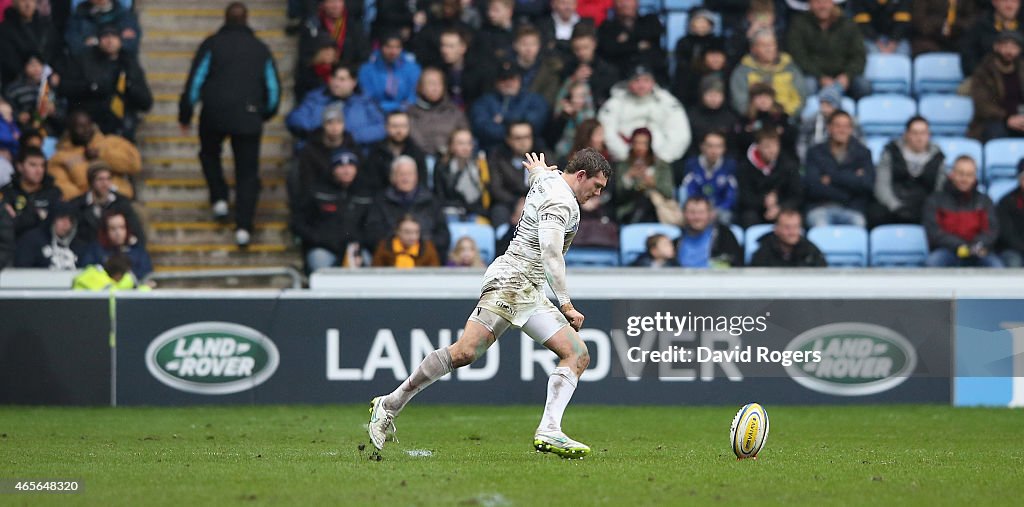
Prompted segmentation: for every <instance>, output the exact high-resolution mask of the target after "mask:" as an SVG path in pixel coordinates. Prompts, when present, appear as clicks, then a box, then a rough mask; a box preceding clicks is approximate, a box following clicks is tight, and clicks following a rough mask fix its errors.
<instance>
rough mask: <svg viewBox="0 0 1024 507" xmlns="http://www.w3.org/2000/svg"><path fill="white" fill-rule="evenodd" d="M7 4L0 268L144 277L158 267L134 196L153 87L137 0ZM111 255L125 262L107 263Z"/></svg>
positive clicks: (0, 127) (2, 37) (0, 16)
mask: <svg viewBox="0 0 1024 507" xmlns="http://www.w3.org/2000/svg"><path fill="white" fill-rule="evenodd" d="M0 6H2V12H0V200H2V209H0V269H2V268H4V267H8V266H15V267H27V268H44V269H53V270H77V269H81V268H86V267H90V269H91V271H90V272H91V273H92V275H91V278H92V280H93V281H94V282H95V281H96V280H98V279H99V278H102V277H109V278H110V279H115V278H116V280H115V282H116V283H121V285H120V287H122V288H124V287H126V286H127V285H128V282H131V284H135V283H136V282H137V280H138V279H141V278H143V277H145V276H146V275H147V274H148V273H149V272H150V271H152V263H151V261H150V259H149V255H148V254H147V253H146V250H145V234H144V230H143V227H142V223H141V221H140V220H139V217H138V215H137V213H136V212H135V209H134V208H133V204H132V203H133V198H134V195H135V189H134V185H135V182H134V180H133V178H134V176H135V175H137V174H139V173H140V172H141V170H142V157H141V155H140V153H139V150H138V149H137V148H136V146H135V144H134V140H135V133H136V129H137V127H138V123H139V115H140V114H142V113H144V112H146V111H147V110H149V109H150V108H151V107H152V105H153V94H152V92H151V91H150V88H149V84H148V83H147V80H146V73H145V71H144V70H143V69H142V67H141V66H140V64H139V58H138V53H139V44H140V42H141V39H142V30H141V28H140V26H139V22H138V19H137V17H136V15H135V12H134V9H133V2H132V1H130V0H10V1H5V2H0ZM111 258H114V260H113V262H112V263H109V264H110V266H111V267H112V268H113V269H115V271H118V270H121V267H124V266H126V267H125V270H123V271H120V272H115V273H109V272H107V271H105V268H104V266H105V265H107V264H108V261H110V259H111ZM122 261H126V262H127V264H125V262H122ZM126 274H129V275H130V276H127V277H126V276H125V275H126ZM101 275H102V276H101ZM113 275H116V276H113ZM88 278H90V277H87V280H86V281H87V282H88ZM122 280H123V281H124V282H123V283H122V282H121V281H122ZM93 285H94V286H95V284H93ZM98 287H101V286H97V288H98Z"/></svg>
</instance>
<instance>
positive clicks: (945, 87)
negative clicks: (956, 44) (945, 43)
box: [914, 53, 964, 97]
mask: <svg viewBox="0 0 1024 507" xmlns="http://www.w3.org/2000/svg"><path fill="white" fill-rule="evenodd" d="M963 80H964V74H963V71H962V70H961V68H960V55H959V54H958V53H925V54H922V55H918V56H917V58H914V94H915V95H917V96H919V97H920V96H923V95H925V94H929V93H956V89H957V87H959V86H960V83H962V82H963Z"/></svg>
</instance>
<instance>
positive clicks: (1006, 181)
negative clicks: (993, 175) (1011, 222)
mask: <svg viewBox="0 0 1024 507" xmlns="http://www.w3.org/2000/svg"><path fill="white" fill-rule="evenodd" d="M1018 186H1020V183H1017V180H1015V179H1010V178H999V179H996V180H993V181H990V182H989V183H988V190H986V192H985V193H987V194H988V197H989V199H992V202H993V203H996V204H998V203H999V201H1000V200H1001V199H1002V198H1003V197H1005V196H1006V194H1009V193H1010V192H1013V189H1015V188H1017V187H1018ZM1002 226H1003V224H1000V227H1002Z"/></svg>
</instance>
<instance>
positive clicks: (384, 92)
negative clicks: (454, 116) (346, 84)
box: [359, 32, 421, 113]
mask: <svg viewBox="0 0 1024 507" xmlns="http://www.w3.org/2000/svg"><path fill="white" fill-rule="evenodd" d="M420 71H421V69H420V66H419V64H417V63H416V57H415V56H413V55H412V53H408V52H405V51H403V50H402V37H401V36H400V35H399V34H398V33H397V32H396V33H391V34H387V35H385V36H384V37H382V38H381V40H380V49H378V50H376V51H374V52H373V54H372V55H371V56H370V60H369V61H368V62H366V63H364V64H363V66H362V67H360V69H359V83H360V85H361V86H362V88H363V92H364V93H365V94H366V95H367V96H368V97H370V98H371V99H373V101H374V102H376V103H377V105H378V106H380V108H381V110H382V111H384V112H385V113H390V112H392V111H405V110H406V109H407V108H408V107H409V106H410V105H411V104H412V103H413V102H416V82H417V81H419V79H420Z"/></svg>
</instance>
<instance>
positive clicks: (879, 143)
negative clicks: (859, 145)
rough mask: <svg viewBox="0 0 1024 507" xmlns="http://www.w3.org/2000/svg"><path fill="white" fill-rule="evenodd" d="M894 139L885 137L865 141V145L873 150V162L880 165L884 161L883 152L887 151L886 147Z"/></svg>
mask: <svg viewBox="0 0 1024 507" xmlns="http://www.w3.org/2000/svg"><path fill="white" fill-rule="evenodd" d="M891 140H892V139H891V138H889V137H885V136H871V137H869V138H867V139H866V140H865V141H864V145H865V146H867V147H868V149H869V150H871V160H873V161H874V162H875V164H877V163H878V161H879V160H882V150H884V149H885V145H887V144H889V141H891Z"/></svg>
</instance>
